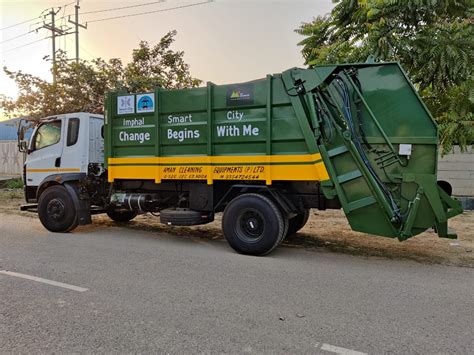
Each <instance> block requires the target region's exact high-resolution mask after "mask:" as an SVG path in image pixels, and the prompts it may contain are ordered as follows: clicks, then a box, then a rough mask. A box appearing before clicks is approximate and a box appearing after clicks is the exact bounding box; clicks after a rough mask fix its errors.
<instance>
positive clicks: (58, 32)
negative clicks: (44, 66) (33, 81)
mask: <svg viewBox="0 0 474 355" xmlns="http://www.w3.org/2000/svg"><path fill="white" fill-rule="evenodd" d="M60 9H61V8H59V9H58V10H56V11H54V8H52V9H51V11H50V12H49V15H50V16H51V23H48V24H46V23H45V24H44V25H43V26H42V27H43V28H46V29H47V30H49V31H51V38H52V40H53V46H52V47H53V53H52V54H53V57H52V60H53V83H55V82H56V36H58V35H59V36H61V35H63V34H65V31H64V30H62V29H60V28H57V27H56V25H55V22H54V17H55V16H56V15H57V14H58V12H59V10H60Z"/></svg>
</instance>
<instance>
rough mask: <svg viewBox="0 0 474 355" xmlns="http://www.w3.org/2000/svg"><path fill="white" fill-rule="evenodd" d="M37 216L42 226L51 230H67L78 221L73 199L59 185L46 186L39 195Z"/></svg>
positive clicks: (72, 227) (74, 226) (71, 228)
mask: <svg viewBox="0 0 474 355" xmlns="http://www.w3.org/2000/svg"><path fill="white" fill-rule="evenodd" d="M38 216H39V219H40V221H41V223H42V224H43V226H44V227H45V228H46V229H47V230H49V231H51V232H69V231H71V230H73V229H74V228H76V227H77V225H78V223H79V221H78V218H77V211H76V206H75V205H74V201H73V199H72V197H71V195H69V193H68V192H67V190H66V189H65V188H64V187H63V186H60V185H55V186H51V187H48V188H47V189H46V190H45V191H44V192H43V193H42V194H41V195H40V197H39V200H38Z"/></svg>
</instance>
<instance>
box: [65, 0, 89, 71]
mask: <svg viewBox="0 0 474 355" xmlns="http://www.w3.org/2000/svg"><path fill="white" fill-rule="evenodd" d="M74 7H75V10H76V11H75V21H71V17H69V19H68V22H70V23H72V24H73V25H74V26H76V31H75V34H76V63H79V27H82V28H84V29H87V23H86V24H85V25H81V24H80V23H79V9H80V6H79V0H77V3H76V5H75V6H74Z"/></svg>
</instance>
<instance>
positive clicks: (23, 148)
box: [18, 140, 29, 153]
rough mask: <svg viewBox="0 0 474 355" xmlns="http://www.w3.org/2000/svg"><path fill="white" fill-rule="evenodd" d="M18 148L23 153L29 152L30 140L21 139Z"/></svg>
mask: <svg viewBox="0 0 474 355" xmlns="http://www.w3.org/2000/svg"><path fill="white" fill-rule="evenodd" d="M18 150H19V151H20V152H22V153H23V152H28V153H29V151H28V141H25V140H21V141H19V142H18Z"/></svg>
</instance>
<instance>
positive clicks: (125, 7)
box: [81, 0, 166, 15]
mask: <svg viewBox="0 0 474 355" xmlns="http://www.w3.org/2000/svg"><path fill="white" fill-rule="evenodd" d="M165 1H166V0H160V1H153V2H147V3H145V4H137V5H130V6H122V7H114V8H112V9H104V10H95V11H87V12H82V13H81V15H87V14H96V13H99V12H106V11H116V10H124V9H131V8H133V7H140V6H148V5H154V4H158V3H162V2H165Z"/></svg>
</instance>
